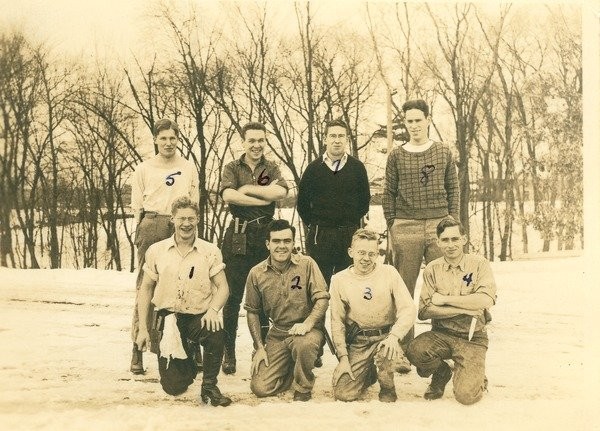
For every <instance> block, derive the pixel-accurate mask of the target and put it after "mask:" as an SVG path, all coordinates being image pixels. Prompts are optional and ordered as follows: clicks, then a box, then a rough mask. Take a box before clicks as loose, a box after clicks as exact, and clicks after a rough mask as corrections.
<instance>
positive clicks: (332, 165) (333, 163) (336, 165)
mask: <svg viewBox="0 0 600 431" xmlns="http://www.w3.org/2000/svg"><path fill="white" fill-rule="evenodd" d="M338 160H339V162H338ZM338 160H332V159H331V158H330V157H329V154H327V151H325V154H323V163H325V164H326V165H327V167H328V168H329V169H331V170H332V171H333V172H337V171H339V170H340V169H342V168H343V167H344V165H345V164H346V162H347V161H348V153H344V155H343V156H342V158H341V159H338Z"/></svg>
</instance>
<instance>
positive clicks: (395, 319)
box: [330, 229, 416, 402]
mask: <svg viewBox="0 0 600 431" xmlns="http://www.w3.org/2000/svg"><path fill="white" fill-rule="evenodd" d="M378 239H379V235H378V234H377V233H376V232H373V231H370V230H367V229H359V230H358V231H356V233H355V234H354V236H353V237H352V245H351V247H350V249H349V254H350V256H351V257H352V260H353V262H354V264H353V265H352V266H350V267H349V268H348V269H345V270H344V271H342V272H338V273H337V274H335V275H334V276H333V278H332V279H331V291H330V293H331V334H332V337H333V343H334V345H335V349H336V352H337V355H338V359H339V361H340V362H339V364H338V366H337V367H336V369H335V371H334V373H333V395H334V397H335V399H337V400H342V401H354V400H356V399H358V398H359V397H360V395H361V393H362V392H363V391H364V390H365V389H367V388H368V387H369V386H370V385H372V384H374V383H375V382H376V381H379V386H380V391H379V400H380V401H383V402H394V401H396V399H397V396H396V390H395V387H394V370H395V367H396V362H397V361H398V360H399V359H400V358H401V357H403V352H402V349H401V347H400V340H401V339H402V337H404V335H406V333H407V332H408V331H409V330H410V328H411V327H412V325H413V322H414V320H415V315H416V310H415V306H414V303H413V301H412V298H411V297H410V294H409V293H408V290H407V289H406V285H405V284H404V282H403V281H402V278H401V277H400V274H398V271H396V269H395V268H394V267H393V266H391V265H385V264H379V263H377V257H378V256H379V250H378Z"/></svg>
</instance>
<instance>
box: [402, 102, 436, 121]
mask: <svg viewBox="0 0 600 431" xmlns="http://www.w3.org/2000/svg"><path fill="white" fill-rule="evenodd" d="M409 109H418V110H419V111H422V112H423V114H425V118H427V117H429V105H428V104H427V102H425V101H424V100H423V99H414V100H407V101H406V102H404V105H402V112H404V113H406V111H408V110H409Z"/></svg>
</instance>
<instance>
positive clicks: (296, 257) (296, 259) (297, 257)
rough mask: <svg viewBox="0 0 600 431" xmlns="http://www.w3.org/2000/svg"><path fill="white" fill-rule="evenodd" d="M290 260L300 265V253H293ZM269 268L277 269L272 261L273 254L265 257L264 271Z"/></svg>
mask: <svg viewBox="0 0 600 431" xmlns="http://www.w3.org/2000/svg"><path fill="white" fill-rule="evenodd" d="M290 262H292V263H293V264H294V265H298V264H299V263H300V255H299V254H297V253H292V256H291V257H290ZM269 268H271V269H273V270H275V267H274V266H273V264H272V263H271V256H269V257H267V258H266V259H265V261H264V266H263V272H267V270H268V269H269Z"/></svg>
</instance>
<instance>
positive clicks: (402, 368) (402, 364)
mask: <svg viewBox="0 0 600 431" xmlns="http://www.w3.org/2000/svg"><path fill="white" fill-rule="evenodd" d="M410 370H411V368H410V362H408V359H406V356H404V355H402V358H400V360H398V361H397V362H396V368H395V371H396V372H397V373H400V374H408V373H410Z"/></svg>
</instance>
